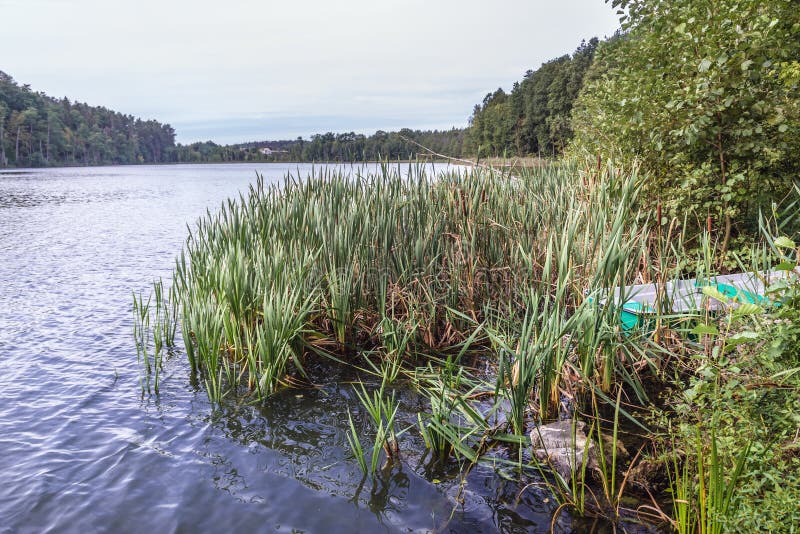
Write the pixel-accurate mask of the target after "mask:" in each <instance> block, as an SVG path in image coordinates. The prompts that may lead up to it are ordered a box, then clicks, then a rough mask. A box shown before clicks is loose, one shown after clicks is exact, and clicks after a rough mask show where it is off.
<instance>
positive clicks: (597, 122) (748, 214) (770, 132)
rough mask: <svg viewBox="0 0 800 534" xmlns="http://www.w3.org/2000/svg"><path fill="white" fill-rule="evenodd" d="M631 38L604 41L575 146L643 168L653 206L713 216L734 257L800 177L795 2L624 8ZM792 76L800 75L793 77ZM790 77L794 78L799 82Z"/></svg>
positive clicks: (632, 3) (687, 0) (579, 111)
mask: <svg viewBox="0 0 800 534" xmlns="http://www.w3.org/2000/svg"><path fill="white" fill-rule="evenodd" d="M612 4H613V5H614V6H615V7H619V8H620V9H621V11H620V12H621V13H623V10H624V11H626V12H627V13H626V14H623V29H624V30H625V33H624V34H623V35H621V36H619V37H618V38H617V39H613V40H612V41H610V42H607V43H604V44H603V46H601V47H600V49H599V51H598V54H597V57H596V59H595V62H594V65H593V67H592V71H591V73H590V74H589V81H587V83H586V84H585V86H584V89H583V92H582V93H581V95H580V97H579V100H578V104H577V105H576V109H575V112H574V114H573V128H574V129H575V131H576V132H578V133H577V135H576V140H575V141H576V142H575V147H576V148H577V149H579V150H584V151H589V152H591V153H592V154H597V155H601V156H605V157H621V158H622V160H623V161H626V162H632V161H634V160H638V161H640V162H641V164H642V165H643V167H644V169H645V170H646V171H647V172H648V173H649V174H650V179H649V180H648V183H647V185H646V187H647V189H648V191H649V194H648V195H645V198H646V199H650V201H649V205H651V206H652V205H654V204H657V203H661V204H663V206H664V207H665V208H666V209H667V210H668V212H669V213H671V214H672V215H676V216H682V215H683V214H685V213H687V212H694V213H695V214H697V218H696V221H698V223H697V224H702V223H700V221H703V222H704V221H705V218H706V215H708V216H710V217H713V219H714V220H715V221H716V225H715V227H716V228H718V229H720V230H721V239H720V242H721V249H722V250H723V251H726V250H727V249H728V247H729V245H730V242H731V239H732V238H733V237H735V234H742V235H746V234H747V232H748V231H752V230H753V228H754V221H755V215H756V213H757V212H758V210H759V209H760V208H762V207H764V206H766V205H768V204H769V203H770V202H772V201H774V200H775V199H778V198H780V197H781V195H783V194H784V193H785V192H787V191H788V190H789V188H790V187H791V183H792V180H794V179H795V178H796V177H797V175H798V171H800V145H798V143H797V139H798V136H797V134H796V132H797V128H798V120H799V119H798V113H797V83H796V80H795V81H794V82H789V83H787V82H786V78H787V77H786V76H783V79H782V73H783V72H784V70H783V69H782V68H781V65H782V64H785V63H786V62H790V61H792V60H794V59H795V58H797V57H798V56H800V10H799V9H797V3H796V1H793V0H766V1H764V0H663V1H659V0H614V1H613V2H612ZM789 70H791V69H789ZM789 78H791V77H789Z"/></svg>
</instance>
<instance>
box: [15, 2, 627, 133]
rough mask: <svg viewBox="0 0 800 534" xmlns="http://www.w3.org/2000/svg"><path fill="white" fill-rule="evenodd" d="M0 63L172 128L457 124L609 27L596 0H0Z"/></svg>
mask: <svg viewBox="0 0 800 534" xmlns="http://www.w3.org/2000/svg"><path fill="white" fill-rule="evenodd" d="M0 21H1V22H0V70H2V71H4V72H6V73H7V74H9V75H11V76H12V77H13V78H14V79H16V80H17V81H18V82H19V83H21V84H22V83H25V84H30V85H31V87H32V89H34V90H36V91H43V92H45V93H47V94H48V95H51V96H55V97H59V98H60V97H63V96H66V97H68V98H70V99H71V100H79V101H81V102H87V103H89V104H92V105H102V106H106V107H108V108H111V109H114V110H116V111H120V112H123V113H126V114H131V115H135V116H139V117H142V118H153V119H157V120H159V121H161V122H167V123H169V124H171V125H172V126H173V127H174V128H175V129H176V131H177V140H178V141H179V142H182V143H188V142H193V141H205V140H214V141H216V142H219V143H235V142H244V141H255V140H266V139H293V138H296V137H298V136H304V137H309V136H310V135H311V134H313V133H321V132H326V131H335V132H344V131H356V132H361V133H367V134H370V133H373V132H375V131H376V130H396V129H399V128H404V127H409V128H415V129H417V128H418V129H449V128H451V127H464V126H466V125H467V122H468V119H469V116H470V115H471V113H472V108H473V107H474V105H475V104H476V103H479V102H480V101H481V100H482V99H483V97H484V96H485V95H486V93H488V92H490V91H493V90H495V89H496V88H497V87H503V88H504V89H506V90H509V89H510V88H511V85H512V84H513V83H514V81H517V80H520V79H521V78H522V76H523V75H524V73H525V71H527V70H529V69H536V68H537V67H538V66H539V65H541V64H542V63H543V62H544V61H547V60H549V59H553V58H555V57H558V56H561V55H563V54H568V53H571V52H573V51H574V50H575V48H576V47H577V46H578V44H580V42H581V40H582V39H589V38H591V37H593V36H598V37H601V38H602V37H603V36H609V35H611V34H613V33H614V31H615V30H616V29H617V28H618V26H619V21H618V18H617V15H616V14H615V12H614V10H613V9H612V8H611V7H610V5H609V4H606V3H605V2H604V1H603V0H527V1H525V0H493V1H484V2H479V1H474V0H460V1H456V0H404V1H395V0H339V1H335V0H327V1H325V0H285V1H281V2H274V1H272V0H263V1H256V0H225V1H219V0H213V1H212V0H124V1H123V0H0Z"/></svg>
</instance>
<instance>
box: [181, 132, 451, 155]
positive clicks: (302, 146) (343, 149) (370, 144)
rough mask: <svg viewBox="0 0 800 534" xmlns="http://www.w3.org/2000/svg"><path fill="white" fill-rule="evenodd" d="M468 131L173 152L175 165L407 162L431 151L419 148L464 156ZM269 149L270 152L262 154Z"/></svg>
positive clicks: (196, 146)
mask: <svg viewBox="0 0 800 534" xmlns="http://www.w3.org/2000/svg"><path fill="white" fill-rule="evenodd" d="M465 138H466V130H464V129H457V128H453V129H452V130H433V131H431V130H411V129H407V128H405V129H402V130H400V131H399V132H384V131H382V130H379V131H377V132H375V133H374V134H372V135H369V136H367V135H364V134H358V133H354V132H345V133H333V132H327V133H324V134H316V135H312V136H311V139H303V138H302V137H298V138H297V139H294V140H283V141H259V142H251V143H242V144H236V145H218V144H216V143H214V142H212V141H206V142H202V143H192V144H190V145H180V144H179V145H178V146H177V147H176V148H175V150H173V151H172V152H171V157H170V161H172V162H175V163H201V162H225V161H306V162H313V161H346V162H354V161H355V162H357V161H376V160H381V159H389V160H397V159H401V160H408V159H414V158H417V157H426V156H427V155H430V152H428V151H426V150H424V149H422V148H421V147H420V145H422V146H424V147H426V148H428V149H430V150H432V151H434V152H437V153H439V154H446V155H448V156H452V157H459V156H461V155H462V153H463V147H464V141H465ZM265 148H269V149H270V151H269V153H267V154H265V153H263V152H262V150H263V149H265Z"/></svg>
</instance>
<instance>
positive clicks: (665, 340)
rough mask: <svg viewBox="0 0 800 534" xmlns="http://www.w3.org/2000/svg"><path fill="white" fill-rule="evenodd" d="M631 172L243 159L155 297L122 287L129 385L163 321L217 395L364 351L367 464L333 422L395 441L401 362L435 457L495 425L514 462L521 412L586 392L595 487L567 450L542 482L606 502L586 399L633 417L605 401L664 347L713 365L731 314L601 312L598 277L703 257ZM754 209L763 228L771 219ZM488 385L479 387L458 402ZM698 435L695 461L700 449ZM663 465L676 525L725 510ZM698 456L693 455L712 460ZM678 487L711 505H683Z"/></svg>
mask: <svg viewBox="0 0 800 534" xmlns="http://www.w3.org/2000/svg"><path fill="white" fill-rule="evenodd" d="M640 187H641V179H640V177H639V175H638V173H637V172H636V169H629V170H620V169H617V168H615V167H614V166H613V164H609V165H607V166H602V165H592V166H586V167H584V166H581V165H579V164H578V163H576V162H562V163H559V164H558V165H550V166H547V167H539V168H531V169H520V170H519V172H518V173H517V174H515V175H514V176H511V175H510V174H508V173H507V172H502V171H494V170H492V169H488V168H472V169H452V170H449V171H446V172H443V173H440V174H437V175H431V174H429V173H428V171H427V169H426V167H424V166H421V165H414V164H410V165H409V166H408V167H406V168H403V167H400V166H399V165H398V166H392V165H388V164H384V165H382V166H381V167H380V169H379V170H378V171H370V172H362V171H359V170H356V171H355V172H353V173H352V174H346V173H345V172H344V171H342V170H337V169H329V168H328V169H323V170H314V171H312V173H311V175H310V176H306V177H298V176H292V175H287V176H286V178H285V180H284V181H283V182H282V183H280V184H277V185H271V186H269V185H267V184H265V183H264V181H263V180H262V179H261V178H260V177H259V178H258V179H257V181H256V183H255V184H253V185H252V186H251V187H250V189H249V191H248V192H247V194H244V195H241V196H240V197H239V198H238V199H236V200H229V201H227V202H225V203H224V204H223V205H222V206H221V207H220V209H219V210H217V211H216V212H213V213H212V212H210V211H209V212H208V213H207V215H206V216H205V217H204V218H202V219H201V220H200V221H199V222H198V223H197V224H196V226H195V227H194V228H192V229H191V230H190V234H189V237H188V239H187V242H186V245H185V247H184V248H183V250H182V251H181V253H180V255H179V257H178V259H177V261H176V265H175V270H174V276H173V280H172V284H171V288H170V291H169V292H168V298H165V292H164V289H163V285H161V283H160V282H158V283H157V285H156V286H155V287H154V301H153V304H152V305H151V304H150V301H146V302H145V301H143V299H142V297H141V295H139V296H134V311H135V314H136V318H137V322H136V326H135V329H134V333H135V337H136V343H137V353H138V354H139V361H140V366H141V368H142V372H143V376H144V377H145V379H144V380H143V389H144V388H149V387H150V382H151V377H153V378H154V380H155V384H156V385H155V388H156V392H157V389H158V373H159V369H160V367H161V360H160V359H159V360H157V362H156V360H155V358H160V354H161V353H162V352H163V350H162V349H163V347H169V346H170V345H171V344H172V343H174V341H175V339H176V329H177V327H176V325H177V323H178V322H179V323H180V331H181V333H182V339H183V343H184V346H185V352H186V354H187V357H188V359H189V362H190V365H191V369H192V373H193V375H194V376H195V377H197V378H198V379H199V380H200V381H201V382H202V383H203V384H204V385H205V388H206V391H207V393H208V396H209V398H210V399H211V400H212V401H213V402H215V403H219V402H221V401H222V400H223V399H224V398H225V397H226V396H242V397H245V398H246V400H248V401H256V402H258V401H263V400H265V399H267V398H268V397H269V396H270V395H272V394H273V393H274V392H275V391H277V390H278V389H280V388H281V387H283V386H285V385H288V384H292V383H294V381H295V379H296V378H297V377H298V376H299V377H302V376H303V375H304V368H303V366H304V363H305V362H306V360H307V359H308V358H311V357H315V356H318V355H325V356H328V357H331V358H333V359H335V360H336V361H337V362H341V363H345V364H347V363H350V364H353V365H360V362H362V361H363V360H362V358H364V357H366V358H367V361H368V363H369V365H368V366H367V370H369V369H372V371H373V372H374V373H375V374H376V375H378V376H380V377H381V387H380V388H379V389H378V390H376V391H373V392H369V391H367V389H366V388H365V387H364V386H363V385H362V386H361V387H360V388H359V389H357V390H356V393H357V395H358V397H359V400H360V402H361V405H362V406H363V408H364V410H365V411H366V413H367V415H368V418H369V420H370V421H371V422H372V426H373V430H374V432H375V440H374V443H373V447H372V449H371V453H369V456H370V458H369V462H367V455H368V451H366V450H365V449H364V447H363V446H362V444H361V440H360V436H359V435H358V432H357V428H356V425H355V422H354V421H353V419H352V417H351V418H350V420H349V429H350V434H349V436H348V440H349V443H350V446H351V449H352V450H353V453H354V455H355V457H356V460H357V462H358V464H359V466H360V467H361V469H362V470H363V471H364V472H365V473H370V474H373V473H374V472H375V471H376V469H377V467H378V463H379V462H380V460H379V458H380V456H381V454H380V453H381V451H383V456H384V457H385V458H386V459H387V460H388V461H389V462H388V464H391V463H392V461H394V460H396V458H397V455H398V454H399V450H398V448H397V434H399V433H396V432H395V430H394V424H395V418H396V414H397V409H398V408H397V403H396V401H395V398H394V397H393V396H391V395H388V394H387V391H388V389H387V388H388V386H389V385H390V384H392V383H394V382H395V381H397V380H400V379H401V378H402V379H407V380H409V381H410V382H411V384H412V385H413V386H414V387H416V388H418V389H419V391H420V392H421V393H422V394H423V395H424V396H425V397H426V398H427V399H428V400H429V403H430V410H429V413H428V412H426V413H420V414H418V417H417V420H418V430H419V433H420V435H421V436H422V439H423V441H424V442H425V444H426V446H427V447H428V448H429V449H430V451H431V456H432V458H433V459H434V460H435V461H437V462H444V461H447V460H448V459H449V458H452V457H455V458H457V459H458V460H462V459H465V460H467V461H468V462H470V465H474V463H475V462H477V461H480V460H481V457H482V455H483V454H485V453H486V451H488V450H489V449H491V448H492V447H494V446H496V444H497V443H505V444H511V445H512V446H513V447H517V451H518V452H519V455H518V461H517V467H518V468H520V470H522V468H523V465H522V463H523V461H522V457H523V455H522V453H521V450H522V449H521V446H523V445H526V444H529V441H527V442H526V440H527V439H528V438H527V432H528V431H529V430H530V429H531V427H532V426H536V425H539V424H541V423H543V422H545V421H547V420H552V419H555V418H559V417H562V418H564V417H570V416H571V414H565V413H563V412H564V409H563V402H562V401H563V399H564V398H568V399H570V401H571V402H572V403H573V405H575V406H581V405H582V406H588V407H589V408H590V410H591V411H592V414H593V416H590V417H591V418H593V422H592V425H591V431H590V434H591V435H590V436H589V439H590V440H592V439H593V440H594V441H595V442H596V446H597V448H599V449H600V451H601V454H600V457H599V458H600V466H599V469H598V470H597V471H599V472H598V473H594V474H593V476H596V477H598V478H599V481H600V493H599V494H597V495H595V493H592V494H591V495H592V497H591V500H592V502H593V505H589V504H587V468H586V458H584V459H583V462H582V465H583V468H582V471H581V472H580V473H577V474H576V475H575V476H573V478H572V479H571V480H569V481H567V480H561V481H556V484H555V485H553V486H552V488H553V491H554V493H557V494H558V495H559V499H560V502H562V504H564V505H565V506H569V507H571V508H572V509H574V510H577V511H578V512H579V513H581V514H583V513H590V512H589V509H594V510H595V512H594V513H600V514H602V515H604V516H606V517H613V518H616V516H617V515H618V513H619V509H620V507H621V505H620V503H621V500H622V493H623V490H624V488H625V486H626V482H627V476H621V475H620V468H621V466H620V465H619V464H618V460H617V457H616V451H615V450H611V451H608V452H610V455H605V454H602V453H603V452H604V451H603V447H604V443H603V440H602V430H603V424H602V421H601V418H600V416H599V415H598V414H599V413H600V408H599V406H598V405H599V404H601V403H602V404H607V405H610V406H612V408H613V413H614V416H613V423H612V425H611V432H612V434H613V436H612V443H613V442H615V441H616V437H617V434H618V431H619V428H620V418H626V419H628V420H629V421H630V422H631V423H632V424H634V425H639V426H640V427H641V428H644V426H643V424H642V423H641V422H640V421H639V420H637V418H636V417H635V416H634V414H632V413H630V412H629V411H628V410H627V409H626V408H624V407H623V403H622V398H623V393H624V398H625V399H626V400H627V401H628V403H629V404H632V405H634V406H639V407H643V406H647V405H648V402H649V399H648V395H647V388H646V386H645V381H646V380H660V381H662V383H663V380H665V375H666V369H667V365H666V364H667V363H668V362H670V361H674V360H675V359H677V358H684V359H686V360H688V359H690V358H692V357H694V356H697V357H698V359H701V358H702V359H703V361H705V362H706V363H708V362H711V363H713V359H714V358H716V357H717V356H718V355H719V354H723V353H724V352H725V351H726V350H727V349H726V343H727V341H726V340H727V339H728V337H730V336H732V335H733V334H734V332H733V331H732V329H731V325H732V323H731V320H732V319H733V318H736V317H737V316H734V315H730V316H725V317H724V318H723V321H722V325H723V326H722V328H723V330H724V332H723V335H721V336H719V338H718V339H716V340H713V342H712V341H710V336H709V334H708V331H710V330H704V329H703V328H706V329H710V328H712V327H713V328H717V327H716V326H714V325H713V324H712V323H714V324H716V323H717V322H719V321H718V320H717V319H718V318H715V317H711V316H709V315H708V314H704V313H702V312H692V313H688V314H681V315H675V314H672V313H671V312H670V310H669V309H668V308H667V307H666V306H661V307H660V309H657V310H655V313H654V314H653V320H652V324H651V325H648V326H647V327H646V328H640V329H635V330H633V331H623V330H622V328H621V325H620V321H619V317H618V313H619V310H617V309H615V307H614V306H601V305H600V302H601V301H602V300H603V299H604V297H606V296H607V295H608V291H609V288H614V287H624V286H626V285H629V284H633V283H638V282H649V281H658V282H665V281H668V280H671V279H674V278H676V277H678V276H679V275H680V274H681V273H686V272H691V273H693V274H695V275H698V276H705V275H711V274H713V272H714V271H713V270H714V266H715V265H718V264H719V262H718V261H717V258H714V255H713V251H714V250H716V248H717V247H716V246H715V245H714V243H713V242H712V239H711V237H710V236H709V235H708V234H705V235H702V236H695V237H693V238H692V239H693V240H694V241H692V246H691V247H690V246H688V245H687V241H688V240H689V237H687V236H686V235H684V234H683V233H682V230H681V228H685V227H686V226H687V225H686V224H682V223H681V221H678V220H673V221H661V220H657V221H654V220H653V217H651V214H648V213H642V212H641V211H640V210H639V208H638V206H639V201H638V196H639V193H640ZM762 224H763V226H764V227H765V228H769V229H771V230H772V229H774V230H776V231H777V230H780V228H781V227H779V226H777V223H774V222H773V221H772V219H769V220H768V219H765V220H764V222H763V223H762ZM773 244H775V243H773ZM790 244H792V245H793V243H789V242H784V241H781V242H780V243H777V246H778V248H781V247H782V246H783V247H788V245H790ZM788 248H789V249H791V248H793V247H788ZM688 250H692V251H694V252H692V253H690V252H687V251H688ZM785 254H786V255H787V258H788V255H790V253H789V252H786V251H785ZM768 256H769V255H768V254H767V253H766V252H765V250H764V249H763V248H762V249H759V248H758V247H754V249H753V252H752V254H751V256H750V257H749V258H744V259H741V260H740V261H741V266H742V268H743V269H744V268H745V266H746V268H747V270H750V269H753V268H757V267H760V268H764V266H765V265H768V262H769V258H768ZM793 257H794V256H792V258H793ZM792 258H789V259H792ZM787 261H788V260H787ZM790 263H791V262H790ZM793 265H796V262H795V263H794V264H793ZM707 293H708V296H709V297H710V298H718V299H723V298H727V297H724V296H721V295H718V294H713V292H712V290H707ZM624 297H625V296H624V295H622V299H623V300H624ZM662 297H663V295H662ZM662 302H664V299H662ZM739 310H740V311H738V312H737V314H738V316H742V315H744V316H746V315H748V314H755V313H760V312H761V311H762V310H761V309H760V308H758V307H757V306H750V307H747V306H744V307H740V308H739ZM151 315H152V318H151ZM151 320H152V322H151ZM726 321H727V322H726ZM151 325H155V326H154V327H153V326H151ZM696 325H700V327H698V326H696ZM693 327H694V329H693ZM701 327H702V328H701ZM698 328H699V330H698ZM693 330H694V331H693ZM717 333H719V330H717ZM697 336H706V337H705V338H702V337H701V340H700V341H699V342H698V341H697ZM703 340H705V345H704V344H703ZM151 341H152V346H151ZM714 346H716V349H715V348H714ZM686 355H689V356H690V358H685V357H686ZM478 367H480V368H481V371H476V368H478ZM686 367H687V368H688V367H689V365H688V364H687V366H686ZM672 378H673V379H675V376H673V377H672ZM679 378H680V377H678V379H679ZM485 398H489V399H491V401H490V402H487V403H485V404H483V405H479V404H478V403H477V402H476V399H485ZM487 405H488V406H489V407H488V408H487ZM490 421H492V423H491V424H490ZM697 454H698V455H701V454H705V452H704V451H703V450H701V449H698V451H697ZM715 454H716V453H715V452H714V450H713V449H712V451H711V458H710V459H709V458H708V457H706V456H703V457H702V458H701V460H702V461H701V462H700V463H698V464H697V465H698V466H700V465H705V463H710V465H712V466H713V465H719V462H718V460H717V459H715V456H714V455H715ZM607 456H608V457H609V461H606V457H607ZM575 460H576V462H577V460H578V459H577V458H575ZM524 467H525V468H529V469H531V468H532V469H540V470H542V466H531V465H528V466H524ZM545 467H546V466H545ZM672 467H673V469H672V471H670V474H671V475H674V476H673V479H674V484H675V485H676V493H675V496H676V513H677V514H678V515H679V518H680V519H679V521H678V524H679V525H680V524H682V525H689V527H680V528H683V529H684V530H689V529H690V528H694V527H695V526H697V525H700V524H703V522H705V523H708V522H707V521H706V519H703V518H699V519H697V520H696V521H692V520H691V518H690V515H689V514H690V512H691V511H696V510H699V509H703V510H707V511H708V510H712V511H715V513H716V512H719V511H722V512H724V511H725V509H726V508H725V507H726V506H728V505H729V503H730V494H729V493H727V492H728V489H727V486H725V487H721V486H717V485H712V486H707V487H705V486H704V487H701V488H699V489H697V488H694V487H690V486H691V483H690V481H689V480H688V479H689V478H692V475H693V474H692V473H690V472H689V471H686V470H685V469H684V468H682V467H681V468H679V467H678V463H674V464H673V466H672ZM629 468H630V466H629ZM711 469H712V471H711V472H710V474H709V473H707V472H703V473H699V474H698V475H699V476H700V478H701V479H703V480H706V479H708V480H712V479H715V478H718V477H719V475H720V474H721V472H720V471H719V470H717V471H714V468H713V467H712V468H711ZM741 469H743V467H741V466H738V465H737V470H738V471H741ZM737 476H738V475H737ZM620 477H621V478H620ZM695 489H697V492H699V495H705V497H703V498H704V499H706V502H711V503H712V505H708V506H707V505H702V506H700V507H694V505H693V507H690V508H686V507H683V508H682V507H681V506H683V504H682V503H684V502H685V501H686V499H687V498H688V497H687V496H688V495H689V494H690V493H692V492H694V491H695ZM712 491H713V492H712ZM731 491H732V490H731ZM697 492H695V493H694V494H698V493H697ZM720 492H721V493H720ZM720 495H721V496H720ZM709 506H710V508H709ZM597 510H600V512H597ZM715 528H716V527H709V528H708V529H707V530H709V531H714V530H715Z"/></svg>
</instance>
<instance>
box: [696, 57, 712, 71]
mask: <svg viewBox="0 0 800 534" xmlns="http://www.w3.org/2000/svg"><path fill="white" fill-rule="evenodd" d="M710 67H711V60H710V59H708V58H706V59H704V60H703V61H701V62H700V66H699V67H697V70H698V71H699V72H708V69H709V68H710Z"/></svg>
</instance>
